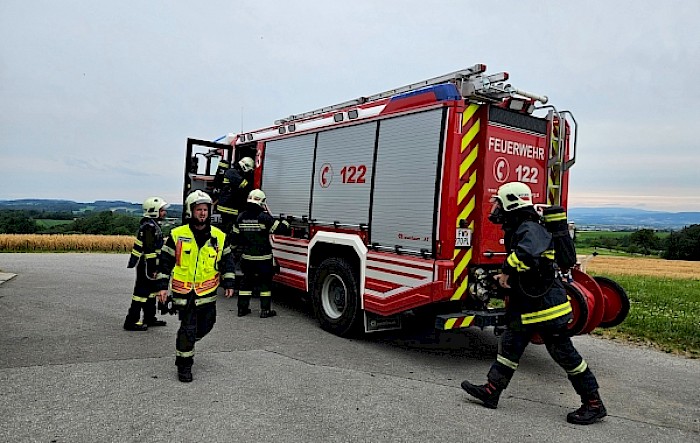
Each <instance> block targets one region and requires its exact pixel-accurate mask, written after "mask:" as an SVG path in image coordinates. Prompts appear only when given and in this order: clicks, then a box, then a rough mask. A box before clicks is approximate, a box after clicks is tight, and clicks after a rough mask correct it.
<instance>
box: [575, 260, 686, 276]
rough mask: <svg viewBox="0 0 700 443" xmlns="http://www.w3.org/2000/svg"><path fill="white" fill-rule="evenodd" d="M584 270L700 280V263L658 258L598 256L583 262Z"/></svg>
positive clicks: (600, 273) (599, 272)
mask: <svg viewBox="0 0 700 443" xmlns="http://www.w3.org/2000/svg"><path fill="white" fill-rule="evenodd" d="M580 261H581V263H582V268H583V270H585V271H591V272H594V273H596V274H598V275H605V274H622V275H646V276H649V277H671V278H681V279H690V280H700V262H697V261H683V260H661V259H658V258H642V257H617V256H601V255H599V256H597V257H592V258H589V257H586V258H582V259H581V260H580Z"/></svg>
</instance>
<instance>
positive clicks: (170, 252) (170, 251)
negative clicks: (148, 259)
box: [161, 246, 175, 257]
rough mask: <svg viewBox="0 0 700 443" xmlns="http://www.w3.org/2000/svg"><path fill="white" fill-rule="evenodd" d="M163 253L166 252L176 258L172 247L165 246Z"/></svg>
mask: <svg viewBox="0 0 700 443" xmlns="http://www.w3.org/2000/svg"><path fill="white" fill-rule="evenodd" d="M161 252H165V253H166V254H168V255H172V256H173V257H175V250H174V249H173V248H171V247H170V246H163V248H162V249H161Z"/></svg>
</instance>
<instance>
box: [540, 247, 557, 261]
mask: <svg viewBox="0 0 700 443" xmlns="http://www.w3.org/2000/svg"><path fill="white" fill-rule="evenodd" d="M542 257H544V258H548V259H550V260H554V249H547V250H546V251H544V252H543V253H542Z"/></svg>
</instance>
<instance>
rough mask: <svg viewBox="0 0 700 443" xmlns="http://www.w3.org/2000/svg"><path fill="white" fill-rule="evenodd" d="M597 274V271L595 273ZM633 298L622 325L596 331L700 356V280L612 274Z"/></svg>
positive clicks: (660, 348)
mask: <svg viewBox="0 0 700 443" xmlns="http://www.w3.org/2000/svg"><path fill="white" fill-rule="evenodd" d="M591 274H594V273H591ZM606 276H607V277H610V278H612V279H613V280H615V281H616V282H617V283H619V284H620V285H621V286H622V287H623V288H625V291H627V295H628V296H629V298H630V306H631V307H630V313H629V315H628V316H627V319H626V320H625V321H624V322H623V323H622V324H620V325H619V326H616V327H613V328H609V329H602V328H598V329H596V330H595V331H593V334H594V335H599V336H603V337H607V338H612V339H622V340H625V341H629V342H632V343H638V344H643V345H645V346H651V347H654V348H656V349H659V350H662V351H664V352H668V353H673V354H679V355H684V356H686V357H690V358H700V284H699V283H698V281H697V280H691V279H679V278H667V277H650V276H640V275H610V274H608V273H606Z"/></svg>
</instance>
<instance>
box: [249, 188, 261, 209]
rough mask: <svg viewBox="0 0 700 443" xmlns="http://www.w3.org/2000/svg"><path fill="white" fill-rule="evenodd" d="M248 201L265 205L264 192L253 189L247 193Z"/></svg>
mask: <svg viewBox="0 0 700 443" xmlns="http://www.w3.org/2000/svg"><path fill="white" fill-rule="evenodd" d="M248 203H255V204H256V205H258V206H260V207H264V206H265V193H264V192H262V191H261V190H260V189H253V190H252V191H250V193H249V194H248Z"/></svg>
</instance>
